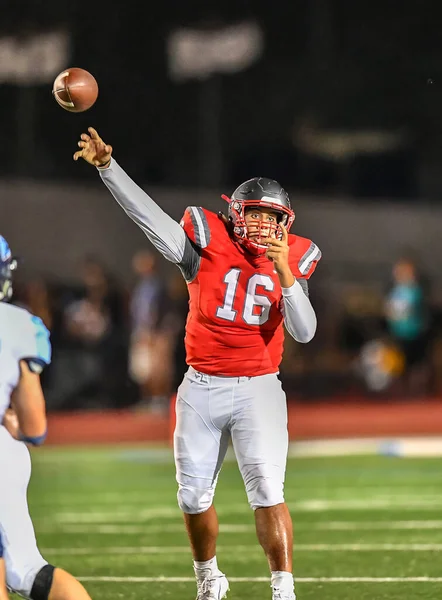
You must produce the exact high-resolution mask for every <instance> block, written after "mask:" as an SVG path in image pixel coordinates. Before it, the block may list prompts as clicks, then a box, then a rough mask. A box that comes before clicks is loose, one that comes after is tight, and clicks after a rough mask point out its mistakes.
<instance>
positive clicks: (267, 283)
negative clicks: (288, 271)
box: [216, 269, 275, 325]
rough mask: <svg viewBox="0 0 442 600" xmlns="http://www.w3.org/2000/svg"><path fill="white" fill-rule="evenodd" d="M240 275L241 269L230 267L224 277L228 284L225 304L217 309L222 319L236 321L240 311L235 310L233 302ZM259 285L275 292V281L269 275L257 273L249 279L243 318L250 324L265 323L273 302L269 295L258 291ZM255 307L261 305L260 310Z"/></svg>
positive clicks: (217, 314)
mask: <svg viewBox="0 0 442 600" xmlns="http://www.w3.org/2000/svg"><path fill="white" fill-rule="evenodd" d="M240 275H241V269H230V271H228V272H227V273H226V275H225V277H224V279H223V281H224V283H226V284H227V289H226V293H225V296H224V304H223V306H218V308H217V309H216V316H217V317H219V318H220V319H225V320H226V321H234V320H235V318H236V315H237V312H238V311H237V310H233V304H234V302H235V296H236V290H237V288H238V281H239V278H240ZM258 286H261V287H263V288H264V289H265V290H267V291H268V292H273V290H274V289H275V282H274V281H273V279H272V278H271V277H270V276H269V275H262V274H261V273H255V274H254V275H252V276H251V277H250V279H249V280H248V282H247V289H246V299H245V301H244V306H243V309H242V318H243V319H244V321H245V322H246V323H247V324H248V325H263V324H264V323H266V322H267V321H268V319H269V315H270V308H271V306H272V302H271V300H270V298H268V297H267V296H264V295H263V294H257V293H256V288H257V287H258ZM255 307H259V312H257V311H256V309H255Z"/></svg>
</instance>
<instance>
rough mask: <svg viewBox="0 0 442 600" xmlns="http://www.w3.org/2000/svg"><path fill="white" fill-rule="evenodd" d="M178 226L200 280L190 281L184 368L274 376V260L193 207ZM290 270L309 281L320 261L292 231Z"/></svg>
mask: <svg viewBox="0 0 442 600" xmlns="http://www.w3.org/2000/svg"><path fill="white" fill-rule="evenodd" d="M181 226H182V227H183V228H184V230H185V232H186V234H187V235H188V237H189V238H190V240H191V241H192V242H193V244H194V245H195V246H197V247H198V248H199V249H200V253H201V264H200V268H199V271H198V274H197V276H196V277H195V279H194V280H193V281H191V282H190V283H188V288H189V296H190V301H189V314H188V317H187V323H186V337H185V344H186V353H187V364H189V365H191V366H192V367H194V368H195V369H196V370H198V371H201V372H202V373H207V374H209V375H226V376H229V377H241V376H243V377H255V376H257V375H266V374H268V373H276V372H277V371H278V370H279V364H280V362H281V359H282V352H283V344H284V330H283V316H282V313H281V310H280V306H281V299H282V291H281V286H280V284H279V278H278V275H277V274H276V273H275V271H274V268H273V263H272V262H271V261H270V260H269V259H268V258H266V257H265V255H264V256H262V255H261V256H255V255H253V254H251V253H250V252H248V251H247V250H246V249H245V248H243V247H242V246H241V244H239V243H238V242H236V241H234V239H232V237H230V235H229V232H228V230H227V228H226V225H225V224H224V222H223V221H222V220H221V219H220V218H219V217H218V215H216V214H215V213H213V212H211V211H209V210H206V209H203V208H200V207H195V206H191V207H188V208H187V209H186V211H185V213H184V216H183V219H182V221H181ZM289 246H290V258H289V261H290V266H291V269H292V272H293V275H294V276H295V277H296V278H304V279H308V278H309V277H310V276H311V274H312V273H313V271H314V270H315V268H316V264H317V262H318V260H319V259H320V258H321V252H320V250H319V248H318V247H317V246H316V245H315V244H314V243H313V242H311V241H310V240H308V239H306V238H303V237H299V236H297V235H290V234H289Z"/></svg>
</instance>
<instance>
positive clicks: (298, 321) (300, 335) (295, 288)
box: [264, 223, 320, 344]
mask: <svg viewBox="0 0 442 600" xmlns="http://www.w3.org/2000/svg"><path fill="white" fill-rule="evenodd" d="M279 227H280V228H281V230H282V239H280V240H278V239H276V238H273V237H272V238H267V239H266V240H265V241H264V243H266V244H267V246H268V250H267V251H266V256H267V258H268V259H269V260H271V261H272V262H273V266H274V268H275V271H276V273H277V274H278V277H279V282H280V284H281V288H282V301H281V305H280V309H281V312H282V314H283V317H284V324H285V327H286V329H287V331H288V332H289V334H290V335H291V336H292V337H293V338H295V340H296V341H297V342H301V343H304V344H305V343H307V342H310V341H311V340H312V339H313V337H314V335H315V333H316V324H317V321H316V314H315V311H314V308H313V306H312V304H311V302H310V300H309V297H308V284H307V281H306V280H305V279H301V278H300V279H296V278H295V276H294V275H293V272H292V268H291V266H290V258H289V257H290V247H289V243H288V241H289V236H288V232H287V230H286V228H285V227H284V225H283V224H282V223H281V224H280V225H279ZM315 247H316V246H315ZM318 253H319V250H318ZM319 255H320V253H319ZM317 260H319V258H318V259H317Z"/></svg>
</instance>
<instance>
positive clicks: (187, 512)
mask: <svg viewBox="0 0 442 600" xmlns="http://www.w3.org/2000/svg"><path fill="white" fill-rule="evenodd" d="M213 379H214V378H210V377H209V376H206V375H202V374H199V373H196V372H194V371H193V370H192V369H190V371H189V372H188V373H187V374H186V376H185V378H184V381H183V383H182V384H181V386H180V388H179V390H178V396H177V402H176V427H175V433H174V453H175V464H176V478H177V482H178V504H179V506H180V508H181V510H182V511H183V515H184V521H185V524H186V530H187V534H188V537H189V542H190V546H191V549H192V554H193V558H194V569H195V575H196V578H197V582H198V589H199V592H198V594H199V595H198V597H201V598H202V597H203V596H202V586H203V585H206V584H207V585H214V586H215V587H216V588H217V591H215V594H217V595H214V596H213V597H214V598H216V597H218V596H219V597H220V598H221V597H222V596H223V595H224V594H225V592H226V591H227V587H228V584H227V580H226V579H225V577H224V576H223V574H222V573H221V572H220V571H219V569H218V566H217V562H216V540H217V537H218V518H217V515H216V511H215V508H214V506H213V497H214V493H215V488H216V483H217V478H218V473H219V471H220V468H221V465H222V463H223V460H224V457H225V454H226V451H227V446H228V440H229V431H228V423H229V418H230V405H229V400H230V398H229V396H231V393H229V392H226V388H225V387H221V386H217V385H213V384H212V383H211V380H213ZM216 379H218V378H216ZM205 581H206V583H204V582H205Z"/></svg>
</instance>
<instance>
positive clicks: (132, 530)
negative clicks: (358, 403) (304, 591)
mask: <svg viewBox="0 0 442 600" xmlns="http://www.w3.org/2000/svg"><path fill="white" fill-rule="evenodd" d="M426 529H434V530H440V529H442V521H423V520H422V521H327V522H325V523H296V522H295V530H296V531H365V530H367V531H370V530H380V531H384V530H385V531H387V530H398V531H400V530H426ZM184 531H185V529H184V524H183V523H164V524H163V525H150V524H148V523H146V525H111V524H109V525H108V524H102V525H100V524H95V523H91V524H90V525H82V524H79V525H76V524H74V523H72V524H70V523H68V524H64V523H60V524H58V525H46V526H42V527H38V533H39V534H43V533H60V534H66V533H72V534H87V535H92V534H111V535H112V534H118V535H122V534H123V535H124V534H125V535H139V534H145V535H151V534H156V533H184ZM220 532H221V533H233V534H238V533H253V534H254V533H255V525H253V524H250V525H246V524H240V523H238V524H235V523H225V524H220Z"/></svg>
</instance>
